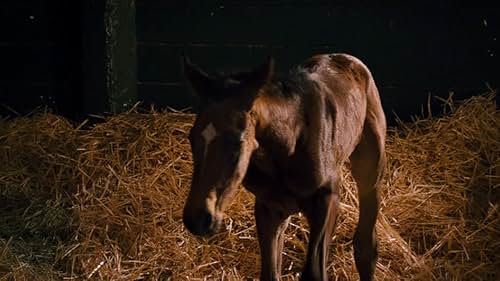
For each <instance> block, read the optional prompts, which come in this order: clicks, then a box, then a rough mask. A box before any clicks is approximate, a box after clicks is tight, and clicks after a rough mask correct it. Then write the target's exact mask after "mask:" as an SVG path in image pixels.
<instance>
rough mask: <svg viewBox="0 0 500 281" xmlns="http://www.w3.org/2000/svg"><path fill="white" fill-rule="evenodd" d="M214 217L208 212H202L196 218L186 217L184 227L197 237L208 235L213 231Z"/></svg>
mask: <svg viewBox="0 0 500 281" xmlns="http://www.w3.org/2000/svg"><path fill="white" fill-rule="evenodd" d="M212 220H213V217H212V215H211V214H210V213H209V212H207V211H201V212H199V213H198V215H196V216H185V217H184V225H185V226H186V228H187V229H188V230H189V231H190V232H191V233H193V234H195V235H207V234H209V233H210V232H211V231H212Z"/></svg>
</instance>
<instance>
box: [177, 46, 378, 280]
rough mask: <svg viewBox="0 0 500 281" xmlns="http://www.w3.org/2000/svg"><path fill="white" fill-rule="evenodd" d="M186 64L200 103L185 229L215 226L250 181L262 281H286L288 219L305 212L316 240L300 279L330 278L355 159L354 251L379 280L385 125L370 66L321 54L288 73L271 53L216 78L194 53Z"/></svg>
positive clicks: (363, 270) (367, 276)
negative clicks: (345, 186) (347, 172)
mask: <svg viewBox="0 0 500 281" xmlns="http://www.w3.org/2000/svg"><path fill="white" fill-rule="evenodd" d="M183 65H184V67H183V71H184V75H185V76H186V78H187V80H188V81H189V84H190V86H191V88H192V90H194V92H195V93H196V94H197V95H198V96H199V97H200V100H201V106H200V110H199V112H198V114H197V118H196V121H195V122H194V125H193V128H192V129H191V132H190V134H189V139H190V141H191V148H192V153H193V160H194V172H193V179H192V183H191V190H190V193H189V196H188V198H187V201H186V205H185V208H184V224H185V226H186V227H187V229H188V230H189V231H191V232H192V233H193V234H196V235H207V234H211V233H214V232H216V231H217V229H218V228H219V226H220V224H221V220H222V214H223V211H224V210H225V208H226V207H227V206H228V205H229V203H230V201H231V199H232V197H233V195H234V194H235V192H236V191H237V189H238V186H239V185H240V184H241V183H243V185H244V186H245V188H246V189H248V190H249V191H250V192H252V193H253V194H254V195H255V197H256V199H255V201H256V202H255V219H256V224H257V234H258V239H259V244H260V251H261V252H260V254H261V274H260V279H261V280H280V274H281V253H282V250H283V239H284V232H285V229H286V228H287V224H288V221H289V217H290V215H291V214H294V213H297V212H302V213H303V214H304V215H305V217H306V218H307V220H308V223H309V227H310V239H309V245H308V251H307V259H306V263H305V267H304V269H303V272H302V275H301V280H327V279H328V277H327V273H326V269H325V265H326V262H327V254H328V245H329V243H330V241H331V238H332V235H333V231H334V228H335V224H336V219H337V214H338V212H339V179H340V176H339V173H340V171H341V168H342V166H343V164H344V162H345V161H346V160H347V159H350V162H351V167H352V175H353V177H354V179H355V180H356V182H357V185H358V194H359V206H360V215H359V221H358V226H357V228H356V233H355V235H354V242H353V244H354V257H355V262H356V267H357V269H358V272H359V275H360V278H361V280H363V281H365V280H373V273H374V270H375V264H376V259H377V240H376V234H375V229H374V226H375V221H376V219H377V214H378V208H379V199H378V191H377V190H378V185H379V183H380V180H381V177H382V173H383V171H384V167H385V145H384V142H385V134H386V121H385V116H384V112H383V110H382V106H381V103H380V98H379V94H378V91H377V88H376V86H375V82H374V80H373V78H372V75H371V73H370V71H369V70H368V68H367V67H366V66H365V65H364V64H363V63H362V62H361V61H360V60H358V59H356V58H354V57H352V56H349V55H345V54H330V55H317V56H314V57H312V58H310V59H308V60H306V61H305V62H304V63H303V64H302V65H300V66H298V67H297V68H296V69H294V70H292V71H291V72H290V73H289V74H288V75H287V76H286V77H283V78H280V79H278V78H275V75H274V70H273V69H274V63H273V60H272V59H269V60H268V61H267V62H266V63H265V64H263V65H262V66H260V67H258V68H256V69H255V70H253V71H250V72H245V73H237V74H232V75H209V74H207V73H205V72H203V71H202V70H201V69H200V68H198V67H197V66H195V65H194V64H192V63H191V62H190V61H189V60H188V59H187V58H184V61H183Z"/></svg>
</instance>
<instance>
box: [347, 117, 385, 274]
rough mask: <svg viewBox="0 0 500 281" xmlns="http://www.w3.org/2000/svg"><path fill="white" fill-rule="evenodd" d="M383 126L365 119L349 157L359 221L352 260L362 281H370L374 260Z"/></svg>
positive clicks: (383, 161) (383, 138)
mask: <svg viewBox="0 0 500 281" xmlns="http://www.w3.org/2000/svg"><path fill="white" fill-rule="evenodd" d="M384 142H385V124H384V127H377V125H376V123H375V122H370V120H367V123H366V124H365V128H364V130H363V136H362V139H361V141H360V143H359V144H358V146H357V147H356V149H355V151H354V152H353V154H352V155H351V157H350V159H351V166H352V175H353V177H354V179H355V180H356V183H357V184H358V197H359V220H358V226H357V228H356V233H355V234H354V241H353V245H354V258H355V261H356V267H357V269H358V272H359V276H360V279H361V281H371V280H373V273H374V270H375V265H376V261H377V254H378V252H377V237H376V232H375V222H376V220H377V215H378V209H379V196H378V185H379V183H380V180H381V177H382V174H383V171H384V168H385V149H384Z"/></svg>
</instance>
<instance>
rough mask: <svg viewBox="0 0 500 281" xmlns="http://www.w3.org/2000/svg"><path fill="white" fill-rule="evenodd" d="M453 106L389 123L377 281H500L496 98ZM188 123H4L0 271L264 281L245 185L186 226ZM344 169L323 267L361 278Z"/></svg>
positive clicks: (295, 245)
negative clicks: (216, 225)
mask: <svg viewBox="0 0 500 281" xmlns="http://www.w3.org/2000/svg"><path fill="white" fill-rule="evenodd" d="M445 108H446V110H447V111H448V112H447V114H445V115H444V116H442V117H434V118H431V117H428V118H422V119H418V120H415V122H413V123H406V124H405V123H401V124H400V125H399V126H398V127H397V128H395V129H393V130H391V131H390V132H389V137H388V141H387V153H388V159H389V166H388V169H387V173H386V176H385V179H384V183H383V186H382V187H381V194H382V196H381V198H382V205H381V215H380V217H379V220H378V224H377V231H378V235H379V241H380V243H379V244H380V258H379V260H378V263H377V271H376V277H377V280H498V279H499V269H500V239H498V237H500V233H499V232H500V224H499V222H500V218H499V199H500V196H499V194H500V193H499V186H500V113H499V111H498V109H497V107H496V104H495V96H494V95H493V94H491V95H489V96H477V97H473V98H471V99H470V100H467V101H465V102H463V103H460V104H454V103H452V102H450V101H448V102H446V103H445ZM193 118H194V116H192V115H189V114H184V113H166V112H157V111H154V110H152V111H150V112H145V113H140V112H137V111H136V110H132V111H130V112H127V113H124V114H121V115H118V116H113V117H109V118H106V119H105V120H104V122H102V123H100V124H98V125H95V126H92V127H90V128H87V127H86V126H85V124H82V125H74V124H71V123H69V122H68V121H66V120H65V119H63V118H61V117H57V116H55V115H52V114H46V113H44V114H38V115H36V116H31V117H24V118H17V119H14V120H8V121H6V120H3V121H0V163H1V166H0V280H60V279H63V278H64V279H65V280H71V279H78V280H80V279H91V280H252V279H253V278H257V277H258V272H259V267H260V266H259V252H258V244H257V241H256V238H255V222H254V219H253V207H252V206H253V200H254V198H253V197H252V195H251V194H249V193H247V192H246V191H244V190H242V191H241V192H240V193H239V194H238V196H237V198H236V200H235V202H234V203H233V205H232V206H231V207H230V209H229V210H228V212H227V217H226V219H225V227H224V230H223V231H222V232H221V233H219V234H217V235H216V236H214V237H211V238H196V237H194V236H192V235H190V234H189V233H188V232H187V231H186V230H185V228H184V227H183V225H182V221H181V218H182V207H183V202H184V199H185V196H186V194H187V191H188V188H189V182H190V176H191V155H190V150H189V143H188V141H187V138H186V134H187V132H188V130H189V128H190V126H191V124H192V121H193ZM346 171H347V169H346ZM346 171H345V172H344V174H343V175H342V177H343V179H344V181H343V184H342V206H341V215H340V221H339V224H338V228H337V231H336V234H335V237H334V238H333V243H332V245H331V247H330V255H329V256H330V259H329V261H330V262H329V266H328V270H329V272H330V273H335V276H336V277H337V278H338V279H339V280H357V278H358V277H357V273H356V269H355V266H354V261H353V252H352V243H351V237H352V235H353V230H354V227H355V224H356V220H357V214H358V212H357V198H356V187H355V185H354V183H353V180H352V179H351V177H350V175H349V173H347V172H346ZM307 234H308V230H307V224H306V222H305V220H304V219H303V218H302V217H301V216H300V215H297V216H294V217H293V219H292V223H291V225H290V226H289V228H288V230H287V232H286V242H285V243H286V245H285V252H284V263H283V266H284V268H283V274H284V280H297V274H296V273H297V272H299V271H300V268H301V266H302V264H303V260H304V255H305V251H306V244H305V242H307V236H308V235H307Z"/></svg>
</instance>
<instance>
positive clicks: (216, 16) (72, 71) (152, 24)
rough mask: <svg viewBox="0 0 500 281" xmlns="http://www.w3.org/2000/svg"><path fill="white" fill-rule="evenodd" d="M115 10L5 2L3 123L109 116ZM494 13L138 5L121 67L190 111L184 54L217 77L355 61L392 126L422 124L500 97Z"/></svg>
mask: <svg viewBox="0 0 500 281" xmlns="http://www.w3.org/2000/svg"><path fill="white" fill-rule="evenodd" d="M104 1H106V0H78V1H76V0H75V1H68V0H19V1H17V0H5V1H3V2H2V4H1V5H0V6H1V8H0V35H1V36H0V115H1V116H4V115H10V116H13V115H14V116H15V114H14V113H13V112H18V113H19V114H26V113H27V112H29V111H30V110H32V109H33V108H35V107H37V106H49V107H50V108H53V109H55V110H56V112H57V113H60V114H63V115H66V116H68V117H71V118H78V117H84V116H86V114H87V113H89V112H94V113H95V112H96V111H97V112H98V111H100V110H105V109H106V107H105V106H103V104H104V103H106V102H107V100H106V98H105V97H104V95H105V94H106V91H107V89H106V85H104V84H106V83H107V82H106V79H105V77H104V76H105V75H106V70H105V69H103V68H102V67H103V63H104V60H105V55H106V54H105V50H106V45H105V43H106V42H105V40H106V39H105V38H106V33H105V30H104V29H103V28H105V23H103V20H104V19H103V15H104V12H105V11H104V10H103V7H105V5H104V4H103V3H105V2H104ZM108 1H109V0H108ZM127 1H132V0H127ZM132 3H133V2H132ZM494 6H495V4H494V1H474V2H470V1H469V2H467V4H463V3H459V2H457V1H451V0H444V1H430V0H423V1H396V0H385V1H361V0H353V1H347V0H331V1H326V0H316V1H313V0H309V1H307V0H295V1H292V0H263V1H257V0H232V1H227V0H226V1H223V0H214V1H192V0H170V1H166V0H136V1H135V9H136V13H135V21H134V20H133V19H132V18H131V17H133V16H132V15H128V16H127V14H126V13H125V12H124V13H123V14H122V15H121V17H122V22H125V23H126V24H132V23H133V24H134V25H135V29H136V32H134V33H135V34H130V33H127V32H126V31H127V30H129V31H130V32H133V29H134V28H133V27H125V28H124V29H121V31H124V32H125V33H120V34H119V35H117V38H121V39H119V40H122V41H124V42H128V43H127V44H130V46H132V47H131V48H130V49H123V50H118V51H117V54H118V56H119V57H120V56H125V57H126V59H118V60H119V61H118V63H117V66H116V67H117V68H119V70H117V71H118V72H117V73H122V75H121V77H124V78H122V81H127V79H129V80H130V81H132V82H134V81H135V76H137V92H138V96H139V100H141V101H143V102H144V103H145V105H146V106H148V105H150V104H155V105H156V106H157V107H163V106H170V107H174V108H185V107H189V106H192V105H193V103H194V102H195V99H194V97H193V96H191V95H190V94H189V93H188V92H187V91H186V90H185V87H184V86H183V80H182V77H181V75H180V65H179V63H180V62H179V56H180V54H181V53H182V52H185V53H186V54H188V55H189V56H190V57H191V58H192V59H193V60H194V61H195V62H196V63H198V64H200V65H201V66H202V67H204V68H206V69H207V70H241V69H246V68H248V67H252V66H253V65H256V64H258V63H260V62H261V61H262V60H263V59H264V58H265V57H266V56H268V55H273V56H274V57H275V59H276V62H277V67H278V70H279V71H287V69H288V68H289V67H291V66H293V65H295V64H297V63H300V62H301V61H302V60H303V59H305V58H307V57H308V56H310V55H313V54H316V53H330V52H347V53H351V54H353V55H355V56H358V57H359V58H361V59H362V60H363V61H365V63H366V64H367V65H368V66H369V67H370V68H371V70H372V72H373V74H374V76H375V78H376V81H377V83H378V85H379V88H380V92H381V95H382V99H383V104H384V107H385V109H386V112H387V113H388V115H392V114H391V112H395V113H397V114H398V115H400V116H401V117H402V118H403V119H408V117H409V116H410V115H412V114H419V112H420V109H421V106H422V104H425V103H426V102H427V96H428V94H432V95H438V96H447V95H448V92H449V91H454V92H455V93H456V96H458V97H467V96H470V95H473V94H478V93H482V92H485V91H486V90H487V85H490V86H491V87H492V88H497V87H498V84H499V80H500V75H498V70H497V66H498V65H499V60H498V56H500V53H498V50H499V48H498V40H499V38H498V37H499V34H498V30H497V29H498V28H497V27H498V26H500V25H499V22H498V21H499V19H500V13H499V10H498V9H496V8H494ZM127 7H129V8H130V9H133V8H134V7H133V5H132V6H130V5H125V6H124V7H123V8H124V9H126V12H127V13H128V12H130V11H131V10H130V9H129V8H127ZM127 19H130V20H129V21H128V22H127ZM134 22H135V23H134ZM127 34H128V35H127ZM133 35H135V36H136V38H137V41H136V43H137V50H136V53H135V52H134V50H135V45H134V44H132V43H133V42H131V38H132V37H134V36H133ZM132 40H135V39H132ZM96 44H97V45H96ZM118 46H122V44H120V42H118ZM130 52H134V54H133V55H132V54H130ZM135 54H136V55H137V60H136V62H137V63H136V64H134V63H133V61H132V60H135V58H134V56H135ZM126 60H129V62H127V61H126ZM127 77H128V78H127ZM134 83H135V82H134ZM126 87H127V88H133V87H131V86H130V83H128V85H126ZM108 90H109V89H108ZM434 105H437V103H434ZM436 110H438V109H436ZM389 117H390V118H391V116H389Z"/></svg>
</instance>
